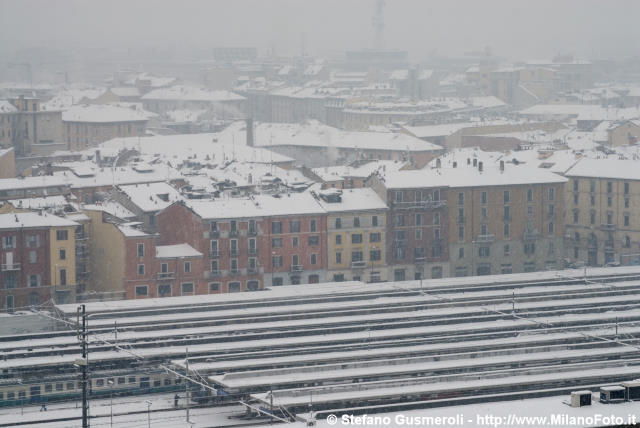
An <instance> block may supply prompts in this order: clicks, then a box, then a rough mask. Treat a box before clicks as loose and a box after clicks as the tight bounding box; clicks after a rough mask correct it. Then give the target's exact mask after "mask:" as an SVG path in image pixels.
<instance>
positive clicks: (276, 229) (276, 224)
mask: <svg viewBox="0 0 640 428" xmlns="http://www.w3.org/2000/svg"><path fill="white" fill-rule="evenodd" d="M271 233H282V222H281V221H272V222H271Z"/></svg>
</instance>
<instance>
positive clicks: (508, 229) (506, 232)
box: [502, 223, 511, 238]
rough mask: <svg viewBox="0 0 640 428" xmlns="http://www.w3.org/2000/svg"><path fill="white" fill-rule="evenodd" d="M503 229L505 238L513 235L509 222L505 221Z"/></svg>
mask: <svg viewBox="0 0 640 428" xmlns="http://www.w3.org/2000/svg"><path fill="white" fill-rule="evenodd" d="M502 229H503V232H504V237H505V238H509V236H510V235H511V227H510V225H509V223H504V225H503V227H502Z"/></svg>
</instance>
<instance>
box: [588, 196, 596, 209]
mask: <svg viewBox="0 0 640 428" xmlns="http://www.w3.org/2000/svg"><path fill="white" fill-rule="evenodd" d="M589 202H590V204H591V206H592V207H595V206H596V197H595V196H594V195H591V196H589Z"/></svg>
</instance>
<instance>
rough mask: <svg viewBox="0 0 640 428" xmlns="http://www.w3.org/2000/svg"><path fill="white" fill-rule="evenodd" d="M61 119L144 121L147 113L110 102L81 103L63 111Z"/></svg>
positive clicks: (93, 121)
mask: <svg viewBox="0 0 640 428" xmlns="http://www.w3.org/2000/svg"><path fill="white" fill-rule="evenodd" d="M62 120H63V121H64V122H88V123H113V122H146V121H147V120H149V114H148V112H145V111H143V110H138V109H134V108H127V107H120V106H115V105H110V104H82V105H74V106H71V107H70V108H69V109H68V110H66V111H64V112H63V113H62Z"/></svg>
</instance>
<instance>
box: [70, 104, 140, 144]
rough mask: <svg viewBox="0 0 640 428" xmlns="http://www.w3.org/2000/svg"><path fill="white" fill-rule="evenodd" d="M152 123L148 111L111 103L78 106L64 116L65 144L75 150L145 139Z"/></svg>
mask: <svg viewBox="0 0 640 428" xmlns="http://www.w3.org/2000/svg"><path fill="white" fill-rule="evenodd" d="M148 121H149V114H148V112H145V111H142V110H136V109H134V108H128V107H119V106H114V105H107V104H104V105H102V104H83V105H75V106H72V107H71V108H69V109H68V110H66V111H65V112H64V113H63V114H62V123H63V124H64V136H65V141H66V142H67V143H68V144H69V148H70V149H71V150H84V149H86V148H90V147H95V146H97V145H98V144H100V143H102V142H104V141H108V140H111V139H113V138H118V137H133V136H142V135H144V133H145V130H146V126H147V122H148Z"/></svg>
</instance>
